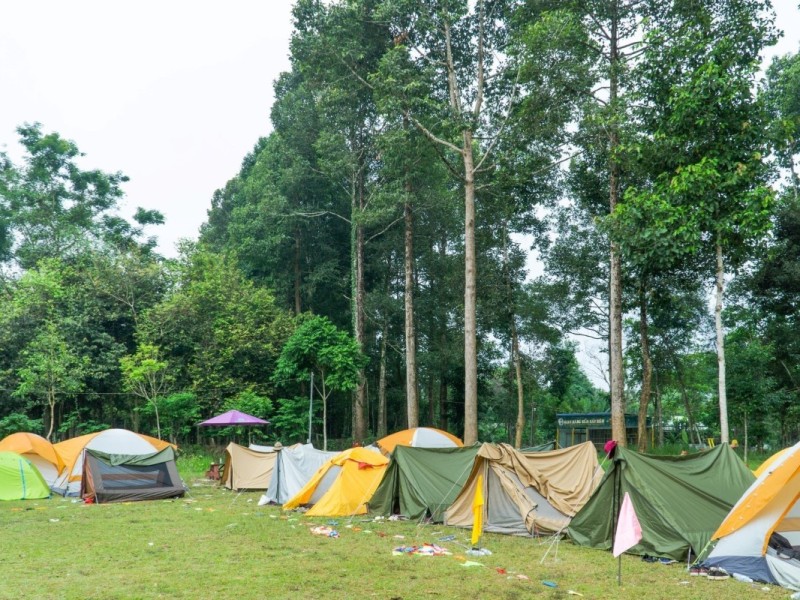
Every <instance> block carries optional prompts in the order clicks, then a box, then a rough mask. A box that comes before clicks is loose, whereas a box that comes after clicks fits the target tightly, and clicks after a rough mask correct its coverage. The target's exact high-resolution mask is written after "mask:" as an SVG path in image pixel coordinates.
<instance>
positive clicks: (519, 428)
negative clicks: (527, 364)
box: [511, 319, 525, 448]
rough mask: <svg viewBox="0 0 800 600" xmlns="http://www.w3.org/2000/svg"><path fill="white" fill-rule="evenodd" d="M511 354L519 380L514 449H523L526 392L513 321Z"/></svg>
mask: <svg viewBox="0 0 800 600" xmlns="http://www.w3.org/2000/svg"><path fill="white" fill-rule="evenodd" d="M511 353H512V354H513V356H514V371H515V373H516V378H517V423H516V435H515V436H514V447H515V448H521V447H522V432H523V430H524V429H525V392H524V390H523V389H522V361H521V360H520V356H519V339H518V338H517V325H516V323H514V320H513V319H512V321H511Z"/></svg>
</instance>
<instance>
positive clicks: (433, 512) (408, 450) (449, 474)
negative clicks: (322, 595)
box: [369, 446, 479, 522]
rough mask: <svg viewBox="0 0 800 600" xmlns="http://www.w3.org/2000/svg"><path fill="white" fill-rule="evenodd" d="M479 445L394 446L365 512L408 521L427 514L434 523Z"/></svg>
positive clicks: (452, 496)
mask: <svg viewBox="0 0 800 600" xmlns="http://www.w3.org/2000/svg"><path fill="white" fill-rule="evenodd" d="M478 448H479V446H468V447H465V448H413V447H411V446H397V447H396V448H395V449H394V452H393V453H392V460H391V462H390V463H389V466H388V467H387V469H386V474H385V475H384V476H383V480H382V481H381V483H380V485H379V486H378V489H377V490H375V493H374V494H373V495H372V498H371V499H370V501H369V510H370V512H372V513H376V514H378V515H392V514H400V515H403V516H406V517H408V518H409V519H421V518H423V517H425V516H426V515H428V514H429V515H430V516H431V518H432V519H433V520H434V521H436V522H441V521H442V520H443V518H444V511H445V510H447V508H448V507H449V506H450V504H452V502H453V500H455V498H456V496H458V493H459V492H460V491H461V488H462V486H463V485H464V482H465V481H466V480H467V477H469V474H470V472H471V471H472V464H473V462H474V461H475V455H476V454H477V453H478Z"/></svg>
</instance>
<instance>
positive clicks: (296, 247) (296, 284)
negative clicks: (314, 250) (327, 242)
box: [292, 231, 303, 315]
mask: <svg viewBox="0 0 800 600" xmlns="http://www.w3.org/2000/svg"><path fill="white" fill-rule="evenodd" d="M300 250H301V244H300V232H299V231H295V233H294V256H293V258H292V262H293V263H294V264H293V265H292V266H293V268H294V314H295V315H299V314H300V313H301V312H302V310H303V307H302V305H301V303H300V284H301V282H302V277H301V273H302V272H301V270H300Z"/></svg>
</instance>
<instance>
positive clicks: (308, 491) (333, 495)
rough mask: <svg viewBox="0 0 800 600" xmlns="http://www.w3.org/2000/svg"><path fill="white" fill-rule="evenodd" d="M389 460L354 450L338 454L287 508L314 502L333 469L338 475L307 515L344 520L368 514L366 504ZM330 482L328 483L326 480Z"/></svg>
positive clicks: (284, 506) (318, 472)
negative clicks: (343, 518)
mask: <svg viewBox="0 0 800 600" xmlns="http://www.w3.org/2000/svg"><path fill="white" fill-rule="evenodd" d="M388 464H389V460H388V459H387V458H386V457H384V456H382V455H380V454H379V453H377V452H374V451H372V450H367V449H365V448H351V449H350V450H345V451H344V452H342V453H341V454H337V455H336V456H334V457H333V458H331V459H330V460H329V461H328V462H326V463H325V464H324V465H322V466H321V467H320V468H319V470H317V472H316V473H315V474H314V476H313V477H312V478H311V479H310V480H309V482H308V483H307V484H306V485H305V486H304V487H303V489H301V490H300V491H299V492H298V493H297V494H296V495H295V496H294V497H293V498H290V499H289V501H288V502H286V503H284V505H283V508H284V509H287V510H289V509H292V508H297V507H298V506H302V505H305V504H309V503H310V502H311V499H312V497H313V496H314V492H315V491H316V490H317V487H318V486H319V485H320V483H322V482H323V480H324V479H325V476H326V475H327V474H328V473H329V471H331V469H338V471H339V472H338V475H337V476H336V478H335V479H334V480H333V481H332V482H330V486H329V487H328V490H327V491H325V492H324V494H323V495H322V496H321V497H320V498H319V499H318V500H317V501H316V503H315V504H314V505H313V506H312V507H311V508H310V509H309V510H308V512H306V515H308V516H312V517H313V516H317V517H322V516H324V517H344V516H350V515H360V514H364V513H365V512H367V502H368V501H369V499H370V498H372V494H374V493H375V490H376V489H377V487H378V484H379V483H380V482H381V479H382V478H383V474H384V472H385V471H386V466H387V465H388ZM326 481H327V480H326Z"/></svg>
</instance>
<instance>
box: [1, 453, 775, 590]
mask: <svg viewBox="0 0 800 600" xmlns="http://www.w3.org/2000/svg"><path fill="white" fill-rule="evenodd" d="M181 463H182V464H181ZM179 465H180V469H181V472H182V474H183V476H184V477H185V479H186V481H187V483H188V484H189V486H190V492H189V494H188V495H187V496H186V498H184V499H180V500H174V501H154V502H136V503H124V504H108V505H84V504H82V503H78V502H73V501H72V500H71V499H64V498H61V497H58V496H56V497H54V498H52V499H50V500H40V501H27V502H6V503H3V504H2V505H0V527H1V528H2V543H0V547H2V550H3V552H2V557H3V560H2V562H0V598H3V599H5V598H9V599H12V598H13V599H18V598H42V599H51V598H52V599H56V598H70V599H73V598H74V599H79V598H80V599H84V598H87V599H88V598H96V599H101V598H102V599H104V600H106V599H112V598H120V599H121V598H126V599H127V598H170V599H172V598H186V599H189V598H191V599H204V598H216V599H222V598H224V599H227V598H236V599H247V598H254V599H255V598H272V599H278V598H287V599H288V598H292V599H298V598H299V599H304V598H331V599H334V598H335V599H339V598H380V599H385V600H388V599H392V600H399V599H405V600H410V599H418V598H441V599H450V598H453V599H456V598H487V599H507V600H516V599H522V598H529V597H536V598H542V599H546V598H568V597H570V598H572V597H574V598H579V597H580V596H577V595H572V594H571V592H577V593H578V594H582V595H583V597H584V598H630V599H636V600H641V599H659V598H664V599H669V600H678V599H690V598H691V599H715V598H720V599H722V598H725V599H726V600H727V599H730V598H752V597H754V596H762V597H765V598H769V597H772V598H776V599H777V598H788V596H789V592H788V591H787V590H784V589H781V588H777V587H773V586H760V585H748V584H743V583H740V582H738V581H735V580H733V579H730V580H725V581H709V580H707V579H706V578H704V577H689V576H688V573H687V571H686V568H685V565H680V564H673V565H660V564H649V563H644V562H642V561H641V560H640V559H639V558H638V557H634V556H624V557H623V560H622V577H623V585H622V586H621V587H619V586H618V585H617V561H616V560H615V559H613V558H612V557H611V554H610V553H608V552H601V551H596V550H588V549H584V548H579V547H576V546H573V545H572V544H570V543H569V542H567V541H561V542H560V543H558V544H554V543H553V540H551V539H540V540H534V539H527V538H514V537H509V536H502V535H492V534H487V535H485V536H484V540H483V546H484V547H485V548H488V549H489V550H491V551H492V555H491V556H481V557H474V556H467V555H466V554H465V550H466V549H467V544H468V543H469V532H468V531H466V530H463V529H454V528H448V527H444V526H442V525H431V524H417V523H412V522H390V521H373V520H368V518H367V517H366V516H362V517H355V518H353V519H347V518H337V519H334V520H331V519H320V518H317V519H310V518H307V517H303V516H301V515H299V514H297V513H286V514H282V512H281V510H280V509H279V508H275V507H259V506H257V502H258V498H259V496H260V493H256V492H248V493H242V494H237V493H234V492H229V491H227V490H223V489H220V488H219V487H218V486H216V485H214V484H213V483H212V482H210V481H208V480H205V479H203V478H202V471H203V469H204V468H205V467H207V466H208V461H207V459H205V458H195V459H188V460H183V461H179ZM314 525H330V526H332V527H333V528H335V529H336V530H337V531H338V532H339V537H338V538H327V537H321V536H317V535H313V534H312V533H311V531H310V528H311V527H312V526H314ZM400 536H402V537H400ZM446 536H455V540H452V541H440V540H441V538H444V537H446ZM425 542H431V543H438V544H439V545H440V546H443V547H445V548H447V549H448V550H450V551H451V552H452V555H450V556H437V557H424V556H414V555H407V554H406V555H400V556H394V555H393V553H392V551H393V549H394V548H396V547H398V546H412V545H421V544H423V543H425ZM545 555H547V556H546V558H545V559H544V561H543V562H541V561H542V558H543V557H545ZM467 561H471V562H475V563H480V565H475V566H466V565H467ZM543 581H548V582H555V583H556V584H557V586H558V587H556V588H551V587H548V586H546V585H544V584H543V583H542V582H543Z"/></svg>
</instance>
